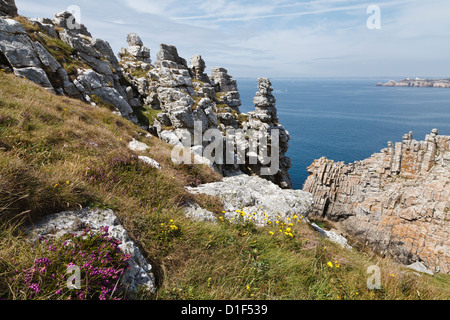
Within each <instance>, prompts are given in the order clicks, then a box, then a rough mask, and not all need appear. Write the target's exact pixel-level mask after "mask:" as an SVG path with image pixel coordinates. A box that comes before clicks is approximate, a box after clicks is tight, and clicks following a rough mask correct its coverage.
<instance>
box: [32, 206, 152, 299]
mask: <svg viewBox="0 0 450 320" xmlns="http://www.w3.org/2000/svg"><path fill="white" fill-rule="evenodd" d="M80 225H81V226H83V228H82V230H80V227H79V226H80ZM86 227H90V229H91V230H92V231H94V232H100V231H101V228H104V227H108V233H109V235H110V236H111V237H113V238H115V239H117V240H119V241H120V242H121V245H120V246H119V248H120V249H121V250H122V251H123V252H124V253H126V254H129V255H131V258H130V260H129V261H128V263H129V265H130V269H128V270H127V271H126V272H125V273H124V275H123V277H122V278H121V282H122V284H123V285H124V286H125V288H127V289H128V290H129V291H130V292H132V293H136V292H137V291H138V289H139V288H140V287H143V288H144V289H145V290H148V291H150V292H154V291H155V289H156V283H155V276H154V275H153V271H152V270H153V268H152V266H151V265H150V264H149V263H148V262H147V261H146V259H145V257H144V256H143V255H142V253H141V252H140V250H139V248H138V247H137V246H136V245H135V243H134V242H133V241H132V240H131V239H130V237H129V236H128V233H127V232H126V231H125V229H124V228H123V226H122V225H121V224H120V221H119V219H118V218H117V216H116V215H115V214H114V212H113V211H111V210H99V209H95V210H89V209H83V210H80V211H66V212H61V213H57V214H53V215H49V216H47V217H46V218H44V219H43V220H42V221H40V222H38V223H36V224H35V226H34V227H33V229H31V230H30V233H31V234H32V236H33V237H35V238H39V237H44V238H51V237H61V236H62V235H64V234H67V233H71V234H81V233H82V232H83V231H84V229H85V228H86Z"/></svg>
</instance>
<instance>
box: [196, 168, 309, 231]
mask: <svg viewBox="0 0 450 320" xmlns="http://www.w3.org/2000/svg"><path fill="white" fill-rule="evenodd" d="M188 190H189V192H191V193H203V194H207V195H212V196H218V197H220V198H221V199H222V201H223V203H224V208H225V211H227V213H226V214H225V216H226V217H227V218H229V219H231V218H235V216H236V210H243V211H244V212H246V213H249V214H253V213H255V215H253V217H254V222H255V224H256V225H260V226H264V225H265V224H267V221H266V220H264V219H268V220H269V221H276V220H280V219H281V220H285V219H286V218H289V217H292V216H293V215H294V214H297V215H298V216H301V215H303V216H305V217H307V216H308V213H309V210H310V208H311V205H312V196H311V194H309V193H306V192H303V191H301V190H283V189H281V188H280V187H279V186H277V185H275V184H273V183H271V182H270V181H267V180H265V179H262V178H260V177H257V176H248V175H245V174H241V175H236V176H233V177H225V178H224V179H223V180H222V181H219V182H214V183H208V184H204V185H200V186H198V187H196V188H188ZM266 214H267V215H268V217H267V216H266Z"/></svg>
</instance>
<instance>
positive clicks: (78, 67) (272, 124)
mask: <svg viewBox="0 0 450 320" xmlns="http://www.w3.org/2000/svg"><path fill="white" fill-rule="evenodd" d="M0 4H1V6H0V10H1V12H2V14H4V13H8V14H11V15H15V10H14V8H13V7H15V6H12V5H14V1H2V2H1V3H0ZM127 42H128V47H127V48H123V49H122V50H121V51H120V53H119V57H120V62H119V60H118V59H117V58H116V56H115V55H114V52H113V51H112V49H111V47H110V45H109V44H108V42H106V41H103V40H101V39H96V38H94V37H92V35H91V34H90V33H89V31H88V30H87V28H86V27H85V26H84V25H82V24H79V23H78V22H77V21H76V20H75V17H74V16H73V15H72V14H71V13H69V12H67V11H65V12H61V13H58V14H56V15H55V19H53V20H50V19H29V18H25V17H21V16H17V17H15V18H13V19H11V18H9V17H6V16H4V17H3V18H0V69H4V70H5V71H7V72H14V73H15V74H16V75H18V76H21V77H25V78H27V79H29V80H31V81H34V82H35V83H37V84H39V85H41V86H42V87H44V88H46V89H48V90H49V91H51V92H53V93H55V94H58V95H66V96H69V97H73V98H77V99H81V100H83V101H85V102H88V103H90V104H92V105H94V106H95V105H96V104H97V103H103V104H105V105H107V106H109V107H111V108H116V109H117V111H118V112H119V113H120V114H121V115H122V116H124V117H125V118H127V119H129V120H131V121H133V122H135V123H138V124H140V125H141V127H143V128H144V129H147V130H149V131H150V132H151V133H152V134H155V135H158V136H159V137H160V138H161V139H163V140H165V141H166V142H169V143H171V144H179V143H180V142H181V141H183V142H186V139H187V138H186V137H191V141H190V142H189V143H187V144H188V146H189V147H190V148H191V151H192V152H193V153H194V154H195V155H194V156H195V157H196V159H197V160H199V162H200V163H206V164H208V165H210V166H211V167H214V168H215V169H216V170H217V171H218V172H220V173H221V174H223V175H229V174H237V173H242V172H244V173H248V174H256V175H263V176H264V177H265V178H267V179H269V180H271V181H272V182H274V183H276V184H278V185H280V186H281V187H283V188H292V183H291V181H290V178H289V175H288V169H289V168H290V166H291V164H290V160H289V158H287V157H285V156H284V154H285V152H286V150H287V147H288V141H289V134H288V133H287V132H286V131H285V130H284V128H283V127H282V126H280V125H279V124H278V118H277V116H276V108H275V97H273V95H272V94H271V92H272V88H271V84H270V81H269V80H268V79H267V80H258V81H259V82H258V93H257V97H256V98H255V105H256V110H255V112H254V113H249V115H246V114H242V113H241V112H240V111H239V106H240V105H241V100H240V95H239V91H238V87H237V82H236V80H235V79H233V78H232V77H231V76H230V75H229V74H228V71H227V70H226V69H224V68H219V67H215V68H212V74H211V75H210V76H208V75H206V74H205V68H206V63H205V61H204V60H203V59H202V57H201V56H199V55H196V56H194V57H192V59H191V60H190V66H189V67H188V64H187V62H186V60H185V59H183V58H182V57H180V55H179V54H178V51H177V48H176V47H175V46H172V45H166V44H161V46H160V50H159V52H158V53H157V55H156V61H155V63H154V64H152V60H151V57H150V49H148V48H147V47H145V46H144V43H143V41H142V39H141V38H140V37H139V36H138V35H136V34H129V35H128V37H127ZM148 114H150V115H151V116H148ZM154 118H156V119H154ZM195 123H201V131H202V132H203V133H204V132H206V131H207V130H209V129H215V130H218V131H221V132H222V136H221V137H220V140H223V142H224V144H223V145H224V146H225V145H227V142H228V140H229V139H227V138H226V137H227V130H240V131H243V135H244V136H247V137H252V136H253V135H254V131H259V136H258V137H257V138H258V139H259V140H258V139H257V140H256V142H248V141H244V139H241V140H239V139H238V138H237V139H235V140H233V141H232V142H230V143H231V144H233V148H234V151H235V155H233V156H231V160H230V156H229V154H230V152H229V150H223V158H227V160H228V161H227V163H220V161H219V162H218V163H213V162H214V161H211V160H210V159H206V158H205V157H203V156H202V155H203V152H204V150H205V148H206V147H207V146H208V145H209V144H210V143H211V142H212V141H214V138H211V139H209V140H208V141H201V142H198V141H194V139H193V137H194V129H195ZM273 129H277V130H279V131H280V134H279V136H280V140H281V141H280V142H278V141H271V136H270V132H271V130H273ZM230 136H232V137H234V136H236V137H238V136H239V134H236V135H235V133H234V131H233V132H231V133H230ZM261 139H265V140H266V141H268V144H267V145H266V146H264V147H263V148H261V150H260V154H255V147H256V149H258V148H257V147H258V146H259V145H258V144H259V141H261ZM276 140H278V139H276ZM241 143H242V146H240V145H239V144H241ZM239 148H241V149H242V148H244V149H245V150H246V153H245V154H244V155H243V156H241V159H238V157H237V156H236V154H237V153H238V149H239ZM224 149H225V148H224ZM278 149H280V150H281V151H280V155H279V159H277V161H276V162H277V163H279V164H280V166H279V169H278V170H277V171H276V172H272V171H271V173H270V174H265V173H263V172H262V171H263V169H264V168H265V167H266V165H267V163H266V162H265V160H266V159H264V154H266V156H267V155H268V154H270V153H271V151H273V152H272V153H273V154H275V153H276V151H278ZM241 155H242V154H241ZM253 158H256V161H252V160H251V159H253ZM266 158H267V157H266Z"/></svg>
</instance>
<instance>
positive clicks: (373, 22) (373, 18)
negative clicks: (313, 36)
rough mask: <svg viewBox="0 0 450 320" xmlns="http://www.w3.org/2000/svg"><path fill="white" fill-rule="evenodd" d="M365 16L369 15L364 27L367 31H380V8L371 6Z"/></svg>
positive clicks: (374, 5)
mask: <svg viewBox="0 0 450 320" xmlns="http://www.w3.org/2000/svg"><path fill="white" fill-rule="evenodd" d="M367 14H370V16H369V18H368V19H367V22H366V25H367V28H368V29H369V30H380V29H381V9H380V6H378V5H376V4H373V5H370V6H369V7H368V8H367Z"/></svg>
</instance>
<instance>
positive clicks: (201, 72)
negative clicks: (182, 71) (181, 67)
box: [189, 55, 211, 83]
mask: <svg viewBox="0 0 450 320" xmlns="http://www.w3.org/2000/svg"><path fill="white" fill-rule="evenodd" d="M205 69H206V63H205V60H203V59H202V56H201V55H195V56H193V57H192V58H191V64H190V66H189V70H191V74H192V77H193V78H194V79H196V80H198V81H202V82H207V83H210V81H211V80H210V79H209V77H208V75H207V74H206V73H205Z"/></svg>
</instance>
